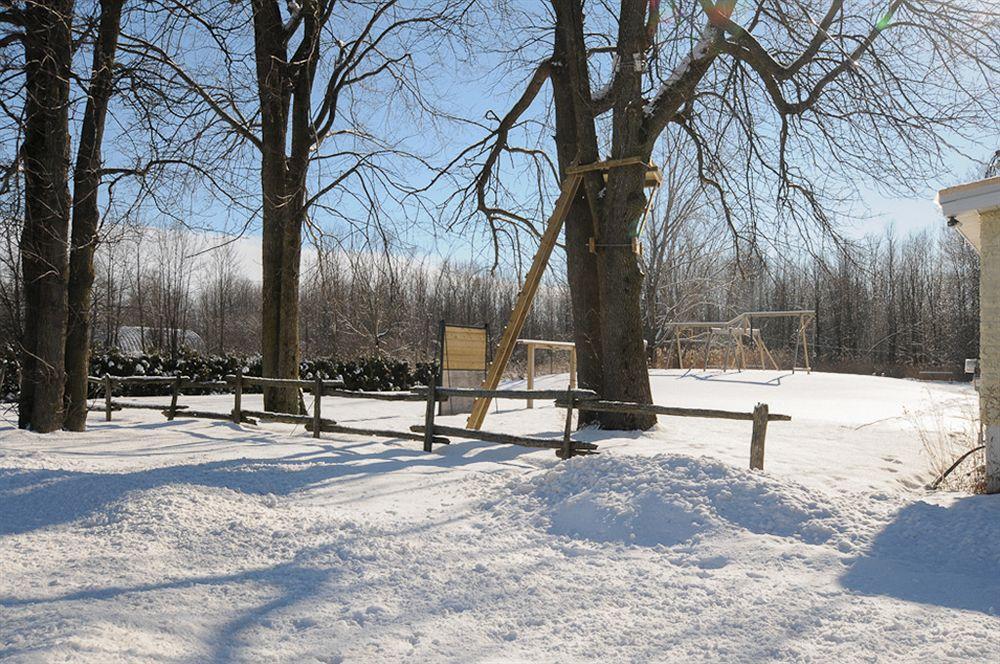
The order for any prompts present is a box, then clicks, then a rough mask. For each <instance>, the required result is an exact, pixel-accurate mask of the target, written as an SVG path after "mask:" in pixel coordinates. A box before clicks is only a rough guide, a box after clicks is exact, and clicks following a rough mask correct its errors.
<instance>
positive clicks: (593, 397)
mask: <svg viewBox="0 0 1000 664" xmlns="http://www.w3.org/2000/svg"><path fill="white" fill-rule="evenodd" d="M90 381H91V382H92V383H97V384H101V385H103V387H104V397H105V403H104V407H103V410H104V411H105V419H106V420H107V421H111V413H112V411H115V410H121V409H122V408H147V409H154V410H160V411H162V412H163V414H164V415H165V416H166V417H167V419H168V420H173V419H174V418H175V417H176V416H177V414H178V412H180V413H182V414H183V416H184V417H195V418H206V419H215V420H227V421H231V422H234V423H244V422H245V423H249V424H257V422H258V421H265V422H284V423H289V424H301V425H303V426H304V427H305V428H306V430H307V431H311V432H312V434H313V437H314V438H319V436H320V433H322V432H327V433H342V434H349V435H360V436H375V437H380V438H400V439H405V440H416V441H420V442H422V443H423V449H424V451H425V452H430V451H432V449H433V446H434V445H435V444H438V445H447V444H449V443H450V442H451V441H450V438H449V437H456V438H468V439H470V440H483V441H487V442H492V443H499V444H503V445H520V446H522V447H530V448H537V449H551V450H555V453H556V455H557V456H558V457H559V458H561V459H569V458H571V457H574V456H580V455H586V454H596V453H597V445H596V444H594V443H588V442H584V441H580V440H576V439H574V438H573V436H572V433H573V411H574V410H577V411H584V410H586V411H596V412H612V413H652V414H655V415H666V416H669V417H702V418H712V419H727V420H748V421H751V422H753V430H752V432H751V436H750V467H751V468H755V469H760V470H762V469H763V468H764V443H765V438H766V436H767V424H768V422H774V421H785V422H787V421H789V420H791V419H792V418H791V417H789V416H788V415H778V414H776V413H770V412H769V411H768V406H767V404H763V403H759V404H757V406H756V407H755V408H754V409H753V412H739V411H729V410H715V409H709V408H679V407H674V406H658V405H656V404H640V403H633V402H623V401H607V400H604V399H601V398H600V396H598V394H597V393H596V392H594V391H592V390H581V389H568V390H488V389H482V388H466V387H439V386H436V385H433V384H432V385H431V386H429V387H420V386H418V387H415V388H413V389H412V390H411V391H409V392H366V391H355V390H345V389H343V386H344V384H343V382H342V381H337V380H322V379H319V378H317V379H314V380H292V379H281V378H260V377H256V376H240V375H237V376H227V377H226V379H225V380H222V381H194V380H191V378H190V377H188V376H164V377H160V376H156V377H153V376H118V377H115V376H104V377H102V378H98V377H93V376H92V377H90ZM115 384H146V385H171V388H172V389H171V395H170V403H169V404H151V403H142V402H124V401H116V400H114V399H113V398H112V392H113V387H114V385H115ZM247 385H253V386H259V387H293V388H297V389H300V390H303V391H306V392H311V393H313V395H314V398H313V409H312V414H293V413H275V412H270V411H260V410H248V409H245V408H243V403H242V399H243V388H244V387H245V386H247ZM190 389H197V390H226V391H230V390H231V391H232V392H233V409H232V411H230V412H229V413H223V412H211V411H200V410H191V409H190V408H189V407H188V406H186V405H183V404H179V403H178V400H179V398H180V396H181V395H182V394H183V392H184V391H185V390H190ZM324 396H332V397H341V398H353V399H376V400H381V401H421V402H425V404H426V407H425V410H424V423H423V425H414V426H411V427H410V430H409V431H393V430H388V429H369V428H361V427H348V426H343V425H339V424H337V422H336V421H335V420H333V419H329V418H324V417H323V416H322V413H323V410H322V398H323V397H324ZM449 397H474V398H481V397H485V398H488V399H519V400H554V401H555V404H556V406H557V407H559V408H565V409H566V420H565V422H566V424H565V428H564V430H563V436H562V438H559V439H556V438H533V437H529V436H518V435H514V434H509V433H498V432H492V431H481V430H478V429H467V428H463V427H454V426H446V425H441V424H437V423H435V421H434V420H435V414H436V411H437V403H438V402H439V401H444V400H447V399H448V398H449ZM100 409H101V408H96V410H100ZM305 410H306V409H305V405H304V403H302V411H303V413H305Z"/></svg>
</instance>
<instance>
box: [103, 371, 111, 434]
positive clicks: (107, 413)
mask: <svg viewBox="0 0 1000 664" xmlns="http://www.w3.org/2000/svg"><path fill="white" fill-rule="evenodd" d="M104 421H105V422H110V421H111V376H110V375H109V374H108V373H107V372H105V373H104Z"/></svg>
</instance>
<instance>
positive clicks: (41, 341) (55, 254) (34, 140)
mask: <svg viewBox="0 0 1000 664" xmlns="http://www.w3.org/2000/svg"><path fill="white" fill-rule="evenodd" d="M72 16H73V2H72V0H61V1H59V2H48V3H44V4H42V3H28V5H27V6H26V8H25V9H24V17H25V37H24V51H25V61H26V67H25V70H26V76H25V95H26V100H25V109H24V115H25V119H24V145H23V146H22V158H23V164H24V198H25V215H24V216H25V219H24V231H23V234H22V238H21V266H22V271H23V273H24V290H25V298H24V300H25V326H24V338H23V339H22V341H21V344H22V350H23V363H24V364H23V368H22V379H21V399H20V403H19V412H18V424H19V426H21V427H30V428H32V429H34V430H35V431H39V432H50V431H54V430H56V429H58V428H59V427H60V426H61V425H62V421H63V417H62V414H63V385H64V382H65V366H64V353H65V343H66V269H67V261H66V239H67V235H68V233H69V210H70V195H69V182H68V178H69V113H68V105H69V81H70V65H71V61H72V43H71V40H72V38H71V32H70V29H71V23H72Z"/></svg>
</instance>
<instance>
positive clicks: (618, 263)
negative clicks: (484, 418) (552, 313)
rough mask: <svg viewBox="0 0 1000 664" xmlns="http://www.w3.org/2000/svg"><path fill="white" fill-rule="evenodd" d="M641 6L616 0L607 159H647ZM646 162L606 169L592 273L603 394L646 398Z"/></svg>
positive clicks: (619, 422)
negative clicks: (597, 297) (641, 250)
mask: <svg viewBox="0 0 1000 664" xmlns="http://www.w3.org/2000/svg"><path fill="white" fill-rule="evenodd" d="M645 10H646V3H645V2H642V0H626V1H625V2H622V6H621V14H620V16H619V21H618V44H617V46H618V61H619V62H620V63H622V64H621V66H620V67H619V71H618V72H616V79H617V80H616V85H617V86H618V90H617V95H618V96H617V99H616V102H615V106H614V112H613V118H612V141H611V158H612V159H621V158H625V157H633V156H638V157H641V158H642V159H643V160H644V161H648V160H649V156H650V151H651V141H650V140H648V139H649V137H648V136H647V133H646V128H645V124H644V119H645V113H644V110H643V107H644V105H645V103H644V101H643V99H642V72H641V71H636V67H635V66H633V59H634V58H635V57H636V55H637V54H640V55H641V54H644V53H645V52H646V47H647V44H646V41H647V33H646V25H645ZM645 176H646V169H645V167H644V166H641V165H639V166H629V167H624V168H615V169H612V170H610V171H609V172H608V184H607V193H606V195H605V199H606V205H605V214H604V218H603V220H602V221H603V223H602V224H601V228H600V238H599V243H600V244H601V245H603V247H602V248H601V249H600V250H599V252H598V258H597V265H598V278H599V280H600V292H601V303H602V305H603V306H602V309H601V314H602V315H601V333H602V338H603V339H604V344H605V347H606V348H607V349H608V351H609V352H605V353H604V356H603V358H602V359H603V367H604V398H605V399H612V400H615V401H634V402H638V403H652V392H651V391H650V387H649V367H648V365H647V361H646V352H645V348H644V347H643V343H642V342H643V326H642V304H641V303H642V278H643V274H642V269H641V268H640V266H639V257H638V256H637V255H636V254H634V253H633V252H632V247H631V243H632V238H633V237H635V233H636V231H637V229H638V225H639V223H640V221H641V216H642V214H643V210H644V209H645V204H646V196H645V193H644V186H645ZM654 424H656V416H655V415H652V414H629V413H608V414H606V416H602V417H601V425H602V426H603V427H605V428H611V429H648V428H650V427H652V426H653V425H654Z"/></svg>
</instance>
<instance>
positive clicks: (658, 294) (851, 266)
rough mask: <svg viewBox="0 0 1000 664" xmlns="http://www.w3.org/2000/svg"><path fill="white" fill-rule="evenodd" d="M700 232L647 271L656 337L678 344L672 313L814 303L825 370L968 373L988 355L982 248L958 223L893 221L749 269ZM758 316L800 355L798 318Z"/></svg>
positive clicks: (813, 332) (769, 333)
mask: <svg viewBox="0 0 1000 664" xmlns="http://www.w3.org/2000/svg"><path fill="white" fill-rule="evenodd" d="M701 237H704V236H701ZM697 238H698V236H697V235H694V236H692V237H691V238H690V239H688V240H687V241H683V240H682V241H681V242H679V243H678V245H677V247H676V248H673V249H672V251H673V254H672V255H671V257H670V260H669V261H668V266H669V267H668V268H666V269H664V270H663V272H664V273H663V274H659V273H656V272H650V273H649V274H647V278H649V279H650V281H651V282H652V283H651V284H649V285H648V287H647V295H646V302H645V311H646V334H647V339H648V340H649V342H650V345H651V346H653V347H659V348H661V349H664V350H665V348H664V347H665V346H668V345H669V346H671V347H672V344H671V341H672V340H673V334H674V333H673V330H672V329H670V328H669V327H667V326H665V325H664V323H667V322H674V321H691V320H697V321H725V320H729V319H731V318H732V317H733V316H735V315H737V314H739V313H742V312H744V311H775V310H794V309H811V310H814V311H816V313H817V317H816V323H815V326H814V327H811V328H810V329H809V336H808V338H809V343H810V353H811V357H812V358H813V366H814V367H817V368H819V369H822V370H830V371H845V372H852V373H885V374H887V375H895V376H903V375H916V374H917V373H918V372H919V371H920V370H941V371H949V372H953V373H955V374H957V375H961V374H962V372H963V363H964V360H965V359H966V358H975V357H978V353H979V257H978V256H977V254H976V252H975V251H974V250H973V249H972V248H971V247H970V246H969V245H968V244H967V243H966V242H965V240H963V239H962V238H961V236H959V235H958V234H957V233H954V232H952V231H950V230H948V229H945V228H943V227H942V228H941V229H940V230H935V231H928V230H924V231H921V232H918V233H913V234H910V235H908V236H905V237H899V236H898V235H897V234H896V233H895V232H893V231H892V230H891V229H890V230H888V231H887V232H886V233H885V234H883V235H881V236H869V237H867V238H866V239H865V240H863V241H861V242H858V243H854V244H853V245H851V246H848V247H841V248H838V249H836V250H831V251H828V252H826V253H824V254H822V255H819V256H816V255H809V254H804V253H803V254H801V255H799V256H797V257H796V256H793V257H788V256H787V255H786V256H784V257H783V259H782V260H772V261H771V264H770V265H768V266H766V267H759V268H758V269H757V270H748V268H747V266H746V265H744V266H743V270H742V271H741V270H740V269H739V268H738V266H737V265H736V262H735V261H734V260H733V259H732V257H731V256H729V258H728V259H720V258H719V256H720V253H718V252H712V251H706V250H705V247H704V244H705V243H704V241H703V240H699V239H697ZM721 254H722V255H725V252H724V251H722V252H721ZM654 284H655V285H654ZM758 325H759V326H760V328H761V331H762V333H763V336H764V339H765V342H766V343H767V345H768V347H769V348H770V349H771V350H772V351H787V352H784V353H782V355H783V356H784V358H785V362H789V363H790V361H791V357H790V353H791V349H792V348H793V347H794V345H795V333H796V330H797V321H796V320H794V319H777V320H766V321H765V320H763V319H757V320H755V321H754V326H755V327H756V326H758ZM689 346H695V345H694V344H690V345H689ZM687 347H688V346H686V347H685V348H687ZM695 347H697V346H695ZM698 355H699V356H700V353H699V354H698ZM664 358H666V361H668V362H669V363H671V366H676V354H671V353H669V352H664V353H661V361H664Z"/></svg>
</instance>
